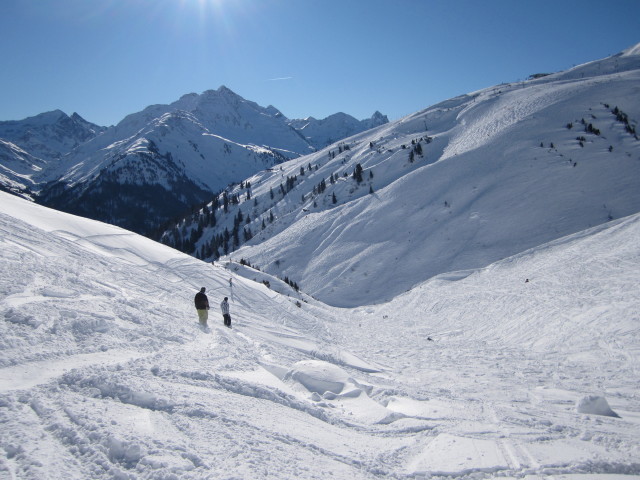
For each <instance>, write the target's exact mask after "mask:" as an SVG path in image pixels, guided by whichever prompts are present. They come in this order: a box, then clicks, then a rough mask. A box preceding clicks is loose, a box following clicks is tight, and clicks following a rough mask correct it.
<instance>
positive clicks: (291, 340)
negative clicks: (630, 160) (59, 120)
mask: <svg viewBox="0 0 640 480" xmlns="http://www.w3.org/2000/svg"><path fill="white" fill-rule="evenodd" d="M0 231H2V233H3V235H2V237H1V238H0V241H1V242H2V248H1V253H0V263H1V264H2V269H3V272H5V275H3V277H2V279H1V282H2V283H0V288H1V289H2V297H1V300H0V311H1V312H2V315H3V321H2V322H1V323H0V328H1V329H2V335H1V336H0V338H1V339H2V340H1V342H2V343H1V349H0V353H1V356H0V361H1V365H2V368H0V424H1V425H2V427H1V428H0V447H1V448H0V478H4V477H6V478H11V479H14V478H19V479H43V478H61V477H66V478H69V479H84V478H96V479H100V478H105V479H107V478H109V479H111V478H122V479H132V478H152V479H202V478H291V479H293V478H296V479H298V478H327V476H333V477H335V478H363V479H364V478H379V477H385V478H425V477H432V478H433V477H439V476H446V477H449V478H451V477H454V478H455V477H459V478H488V477H493V476H499V477H507V478H508V477H511V478H540V477H546V476H553V477H554V478H577V479H582V480H585V479H587V478H599V479H607V480H609V479H613V478H617V476H618V475H620V474H626V475H627V477H626V478H629V475H631V476H634V475H635V476H638V475H640V467H639V466H638V463H637V460H636V459H637V458H639V455H640V438H639V436H638V433H637V432H638V430H639V428H638V427H639V426H640V410H639V409H638V394H637V381H638V371H639V370H638V358H639V356H638V354H639V345H640V343H639V342H638V339H639V335H640V327H639V323H638V316H637V315H638V314H637V312H638V311H639V310H638V306H639V305H638V304H639V301H640V299H639V297H638V294H637V289H635V288H631V286H633V285H637V284H638V281H639V280H640V278H639V273H638V272H640V268H639V267H640V250H639V249H638V244H637V241H636V239H637V238H638V234H640V218H639V217H637V216H633V217H629V218H626V219H622V220H619V221H615V222H611V223H609V224H607V225H605V226H602V227H598V228H595V229H592V230H590V231H586V232H581V233H579V234H576V235H573V236H570V237H566V238H563V239H561V240H558V241H556V242H553V243H552V244H548V245H546V246H543V247H540V248H535V249H532V250H529V251H526V252H524V253H522V254H519V255H516V256H514V257H510V258H508V259H505V260H504V261H502V262H498V263H496V264H493V265H491V266H489V267H487V268H484V269H479V270H469V271H463V272H452V273H451V274H447V275H442V276H439V277H435V278H434V279H432V280H430V281H428V282H426V283H424V284H422V285H420V286H418V287H417V288H415V289H414V290H412V291H410V292H407V293H405V294H403V295H401V296H399V297H397V298H395V299H394V300H393V301H391V302H388V303H384V304H379V305H374V306H365V307H359V308H355V309H339V308H333V307H328V306H326V305H324V304H322V303H319V302H317V301H315V300H313V299H311V298H309V297H306V296H305V295H304V294H303V295H301V296H294V295H293V291H291V296H290V297H287V296H286V295H283V294H281V293H278V292H276V291H274V290H270V289H268V288H267V287H266V286H264V285H263V284H262V283H260V282H261V280H260V279H257V282H253V281H252V280H250V278H251V276H252V271H251V269H248V268H245V267H241V266H238V267H234V266H233V264H231V265H229V266H228V268H224V266H222V265H219V264H216V265H210V264H204V263H202V262H199V261H197V260H195V259H192V258H190V257H187V256H184V255H182V254H180V253H178V252H175V251H173V250H171V249H168V248H166V247H164V246H161V245H157V244H154V243H153V242H151V241H149V240H147V239H144V238H142V237H138V236H137V235H133V234H126V232H124V231H123V230H121V229H116V228H115V227H110V226H106V225H103V224H99V223H97V222H91V221H88V220H84V219H79V218H78V217H72V216H69V215H65V214H61V213H59V212H54V211H51V210H47V209H43V208H42V207H39V206H36V205H33V204H29V203H27V202H24V201H22V200H20V199H17V198H15V197H10V196H8V195H5V194H2V202H0ZM258 274H259V272H255V275H258ZM261 275H265V274H261ZM230 277H232V278H233V285H234V286H233V287H229V282H228V280H229V278H230ZM260 278H262V277H260ZM526 280H529V281H528V282H527V281H526ZM272 281H273V282H274V285H275V284H276V283H277V282H276V281H275V279H272ZM201 286H205V287H207V293H208V294H209V298H210V301H211V304H212V310H211V311H210V318H209V325H210V327H209V331H207V332H204V331H202V330H201V329H200V328H199V327H198V326H197V318H196V315H195V312H194V311H193V306H192V301H193V298H192V297H193V295H194V294H195V292H196V291H198V290H199V288H200V287H201ZM285 288H286V287H285V286H283V285H279V289H281V290H282V291H283V292H286V290H285ZM222 296H229V298H230V301H231V313H232V317H233V329H232V330H228V329H226V328H225V327H223V326H222V322H221V318H220V314H219V312H218V310H217V308H218V307H217V304H218V303H219V301H220V300H221V298H222ZM296 302H299V305H300V306H298V305H297V304H296ZM598 399H604V400H605V401H606V402H608V405H609V406H610V409H612V410H613V411H614V412H615V413H616V414H617V415H619V417H613V416H607V415H602V413H607V412H606V411H605V410H603V409H602V405H601V400H598ZM581 405H582V406H581ZM581 411H582V412H584V411H588V412H589V413H580V412H581Z"/></svg>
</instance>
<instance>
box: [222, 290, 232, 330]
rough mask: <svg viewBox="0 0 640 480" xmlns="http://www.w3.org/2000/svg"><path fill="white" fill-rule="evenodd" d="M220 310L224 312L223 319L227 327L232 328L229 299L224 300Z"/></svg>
mask: <svg viewBox="0 0 640 480" xmlns="http://www.w3.org/2000/svg"><path fill="white" fill-rule="evenodd" d="M220 310H222V318H224V324H225V326H226V327H229V328H231V315H229V299H228V298H227V297H224V300H223V301H222V303H221V304H220Z"/></svg>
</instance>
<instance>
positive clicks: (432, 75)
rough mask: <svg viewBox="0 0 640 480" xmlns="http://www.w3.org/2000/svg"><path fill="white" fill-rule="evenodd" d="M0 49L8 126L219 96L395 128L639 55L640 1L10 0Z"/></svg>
mask: <svg viewBox="0 0 640 480" xmlns="http://www.w3.org/2000/svg"><path fill="white" fill-rule="evenodd" d="M0 35H1V41H0V59H1V61H2V67H1V68H0V120H18V119H22V118H25V117H27V116H32V115H36V114H38V113H42V112H45V111H49V110H54V109H61V110H63V111H65V112H66V113H68V114H71V113H73V112H78V113H79V114H80V115H82V116H83V117H84V118H86V119H87V120H89V121H92V122H95V123H98V124H101V125H112V124H115V123H117V122H119V121H120V120H121V119H122V118H124V116H125V115H127V114H129V113H133V112H137V111H139V110H141V109H143V108H144V107H146V106H148V105H151V104H156V103H171V102H173V101H175V100H177V99H178V98H179V97H180V96H182V95H183V94H186V93H191V92H196V93H201V92H203V91H205V90H208V89H217V88H218V87H219V86H220V85H226V86H227V87H229V88H230V89H232V90H233V91H235V92H236V93H238V94H239V95H241V96H243V97H244V98H246V99H248V100H253V101H255V102H257V103H258V104H260V105H262V106H267V105H269V104H271V105H274V106H275V107H277V108H279V109H280V110H281V111H282V112H283V113H284V114H285V115H286V116H288V117H289V118H301V117H306V116H309V115H312V116H314V117H316V118H324V117H326V116H328V115H330V114H332V113H336V112H338V111H343V112H345V113H348V114H350V115H353V116H355V117H357V118H359V119H362V118H367V117H369V116H371V114H372V113H373V112H374V111H375V110H380V111H381V112H382V113H384V114H386V115H388V116H389V118H390V119H392V120H393V119H397V118H400V117H402V116H404V115H407V114H409V113H413V112H415V111H417V110H420V109H422V108H425V107H428V106H430V105H433V104H435V103H437V102H439V101H441V100H445V99H447V98H451V97H454V96H456V95H459V94H462V93H467V92H471V91H474V90H478V89H481V88H484V87H489V86H492V85H495V84H498V83H501V82H510V81H516V80H522V79H525V78H526V77H527V76H528V75H530V74H532V73H539V72H553V71H558V70H564V69H567V68H570V67H572V66H574V65H577V64H580V63H584V62H587V61H591V60H596V59H599V58H603V57H606V56H608V55H611V54H615V53H618V52H619V51H621V50H623V49H625V48H627V47H630V46H632V45H634V44H636V43H639V42H640V0H607V1H605V0H1V1H0Z"/></svg>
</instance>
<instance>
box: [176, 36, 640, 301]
mask: <svg viewBox="0 0 640 480" xmlns="http://www.w3.org/2000/svg"><path fill="white" fill-rule="evenodd" d="M638 50H639V49H638V48H637V47H636V48H632V49H629V50H628V51H626V52H623V53H621V54H619V55H616V56H613V57H610V58H606V59H603V60H599V61H595V62H591V63H588V64H585V65H581V66H578V67H575V68H573V69H571V70H568V71H566V72H560V73H557V74H554V75H549V76H545V77H542V78H537V79H534V80H530V81H526V82H521V83H514V84H504V85H499V86H496V87H492V88H488V89H485V90H482V91H478V92H474V93H471V94H468V95H462V96H460V97H457V98H453V99H451V100H448V101H445V102H442V103H440V104H438V105H434V106H432V107H429V108H427V109H425V110H423V111H420V112H417V113H415V114H413V115H410V116H408V117H406V118H403V119H401V120H398V121H395V122H392V123H389V124H385V125H382V126H379V127H377V128H374V129H373V130H370V131H367V132H364V133H361V134H358V135H355V136H352V137H350V138H347V139H345V140H343V141H342V142H340V143H338V144H334V145H332V146H330V147H328V148H325V149H323V150H321V151H319V152H316V153H313V154H310V155H307V156H305V157H302V158H300V159H296V160H292V161H289V162H287V163H284V164H282V165H280V166H279V167H278V168H277V169H271V170H268V171H264V172H261V173H259V174H257V175H254V176H252V177H249V178H247V179H246V181H245V182H242V183H241V184H240V185H238V186H235V187H234V188H233V189H229V191H228V192H225V193H224V196H225V197H227V198H232V199H235V200H236V201H235V202H232V203H229V202H228V201H224V199H223V198H222V197H220V198H218V199H216V200H215V201H214V202H213V203H210V204H208V205H207V207H206V208H205V209H203V210H201V211H200V213H199V215H195V216H194V217H191V218H189V219H185V220H184V221H182V222H181V223H179V224H178V225H176V227H175V228H174V229H172V230H170V231H167V232H166V233H165V235H164V240H163V241H165V242H166V243H168V244H169V245H173V246H176V247H178V248H181V249H183V250H184V251H188V252H189V253H191V254H194V255H197V256H198V257H200V258H203V259H207V260H211V259H213V258H218V256H222V257H223V258H224V255H228V256H229V257H232V258H233V259H235V260H240V259H244V260H246V261H247V262H249V263H250V264H252V265H257V266H258V267H260V269H261V270H262V271H265V272H267V273H270V274H272V275H276V276H278V277H280V278H283V279H285V278H286V279H289V280H291V281H293V282H294V283H295V284H297V285H299V286H300V287H301V288H302V289H303V290H304V291H306V292H307V293H309V294H311V295H313V296H314V297H316V298H318V299H321V300H322V301H325V302H328V303H330V304H333V305H337V306H357V305H367V304H371V303H376V302H380V301H386V300H390V299H391V298H393V297H395V296H397V295H399V294H401V293H402V292H404V291H407V290H409V289H410V288H412V287H414V286H415V285H416V284H418V283H420V282H422V281H424V280H426V279H429V278H432V277H434V276H436V275H439V274H442V273H445V272H452V271H460V273H457V274H456V276H458V277H463V276H464V275H466V273H465V272H466V271H470V270H471V269H476V268H480V267H484V266H486V265H489V264H491V263H493V262H495V261H497V260H499V259H502V258H506V257H509V256H511V255H514V254H517V253H519V252H522V251H525V250H527V249H529V248H533V247H535V246H538V245H542V244H544V243H546V242H550V241H553V240H554V239H557V238H560V237H563V236H566V235H570V234H572V233H575V232H578V231H581V230H584V229H587V228H590V227H593V226H596V225H600V224H603V223H606V222H609V221H611V220H613V219H618V218H621V217H624V216H627V215H631V214H634V213H637V212H639V211H640V141H639V140H638V134H637V132H636V129H637V124H638V119H640V97H639V96H638V95H637V91H638V85H640V55H639V54H638Z"/></svg>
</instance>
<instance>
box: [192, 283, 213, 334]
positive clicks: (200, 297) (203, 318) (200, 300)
mask: <svg viewBox="0 0 640 480" xmlns="http://www.w3.org/2000/svg"><path fill="white" fill-rule="evenodd" d="M205 290H206V289H205V288H204V287H202V288H201V289H200V291H199V292H198V293H196V298H195V299H194V301H195V304H196V310H197V312H198V319H199V320H200V325H202V326H203V327H206V326H207V318H209V312H208V310H209V299H208V298H207V296H206V295H205V293H204V292H205Z"/></svg>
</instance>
